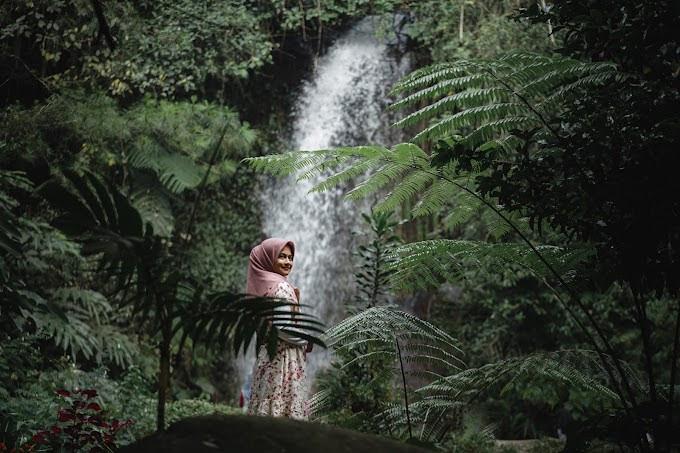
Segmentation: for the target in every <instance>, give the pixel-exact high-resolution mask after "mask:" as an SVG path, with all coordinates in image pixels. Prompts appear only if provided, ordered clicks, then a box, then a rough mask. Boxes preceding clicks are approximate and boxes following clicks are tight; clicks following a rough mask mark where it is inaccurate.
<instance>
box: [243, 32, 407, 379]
mask: <svg viewBox="0 0 680 453" xmlns="http://www.w3.org/2000/svg"><path fill="white" fill-rule="evenodd" d="M374 20H375V19H372V18H366V19H364V20H362V21H361V22H359V23H358V24H357V25H356V26H354V27H353V28H352V29H351V30H350V31H348V32H347V33H346V34H345V35H344V36H343V37H341V38H340V39H338V40H337V41H336V42H335V43H334V44H333V45H332V47H331V48H330V49H329V50H328V52H327V54H326V55H324V56H323V57H321V58H320V59H319V60H318V64H317V66H316V71H315V72H314V73H313V74H312V76H311V78H310V79H309V80H308V81H306V82H304V83H303V85H302V88H301V90H300V93H299V94H298V97H297V101H296V105H295V108H294V111H293V112H292V119H293V127H292V137H291V139H290V140H289V142H288V143H287V145H288V149H290V150H315V149H324V148H329V147H337V146H353V145H365V144H383V145H392V144H394V143H396V142H397V141H398V139H399V137H398V134H397V133H396V131H395V130H394V129H393V128H390V127H389V125H390V123H391V121H392V119H391V118H390V117H389V113H388V112H387V106H388V105H389V102H390V97H389V95H388V92H389V90H390V88H391V86H392V85H393V84H394V82H396V81H397V80H398V79H399V78H400V77H402V76H403V75H404V74H405V72H406V70H407V69H408V60H407V58H401V61H397V60H396V58H395V57H394V55H393V54H394V52H391V51H390V46H389V45H388V44H387V43H386V42H384V41H381V40H379V39H377V38H376V37H375V36H374V28H375V27H374V24H373V22H374ZM320 181H321V178H316V179H311V180H305V181H301V182H296V181H295V180H294V178H288V179H276V178H268V179H267V181H266V183H265V187H266V188H265V190H264V191H263V193H262V212H263V223H264V225H263V227H264V228H263V229H264V234H265V235H267V236H268V237H272V236H274V237H282V238H286V239H290V240H293V241H294V242H295V247H296V253H295V263H294V267H293V272H292V273H291V275H290V278H289V280H290V281H291V283H292V284H293V285H294V286H297V287H299V288H300V292H301V302H302V303H303V304H309V305H311V306H312V308H311V309H310V308H307V310H310V311H311V312H312V313H313V314H315V315H316V316H318V317H319V318H321V320H322V321H323V322H324V323H326V325H327V326H330V325H333V324H335V323H337V322H338V321H339V320H340V319H342V317H343V315H344V310H345V306H346V302H348V301H351V300H352V299H353V298H354V297H355V295H354V293H355V284H354V278H353V274H354V272H355V269H354V267H353V263H352V261H353V260H352V252H353V250H355V245H356V244H355V235H353V234H352V232H354V231H358V230H361V229H362V227H363V225H362V222H361V215H360V214H361V212H366V211H367V210H368V209H369V206H368V203H366V205H364V206H361V205H360V204H357V203H350V202H347V201H345V200H344V199H343V190H342V189H341V188H340V189H337V190H331V191H328V192H323V193H309V190H310V189H311V188H312V187H313V186H314V185H315V184H317V183H318V182H320ZM307 358H308V364H307V373H308V374H307V376H308V377H307V382H308V384H311V383H312V382H313V379H314V375H315V374H316V372H317V371H318V370H319V369H320V367H323V366H324V364H327V363H328V361H329V354H328V352H326V351H323V350H319V348H316V349H315V350H314V351H313V352H312V353H311V354H309V355H308V356H307ZM249 363H252V362H249ZM249 366H250V365H249Z"/></svg>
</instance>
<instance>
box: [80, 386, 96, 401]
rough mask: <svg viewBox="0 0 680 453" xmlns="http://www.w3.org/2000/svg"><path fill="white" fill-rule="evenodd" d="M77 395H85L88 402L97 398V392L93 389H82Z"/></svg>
mask: <svg viewBox="0 0 680 453" xmlns="http://www.w3.org/2000/svg"><path fill="white" fill-rule="evenodd" d="M79 393H80V394H81V395H85V396H86V397H87V399H88V400H89V399H90V398H94V397H95V396H97V391H96V390H95V389H83V390H81V391H80V392H79Z"/></svg>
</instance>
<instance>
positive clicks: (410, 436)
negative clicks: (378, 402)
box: [394, 336, 413, 439]
mask: <svg viewBox="0 0 680 453" xmlns="http://www.w3.org/2000/svg"><path fill="white" fill-rule="evenodd" d="M394 342H395V343H396V344H397V355H398V356H399V368H400V369H401V381H402V384H403V386H404V404H405V405H406V422H407V423H408V437H409V439H412V438H413V433H412V432H411V414H410V412H409V409H408V392H407V391H406V373H404V362H403V361H402V359H401V347H399V339H398V338H397V337H396V336H395V337H394Z"/></svg>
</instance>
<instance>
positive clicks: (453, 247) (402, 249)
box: [389, 239, 593, 289]
mask: <svg viewBox="0 0 680 453" xmlns="http://www.w3.org/2000/svg"><path fill="white" fill-rule="evenodd" d="M537 250H538V251H539V252H540V254H541V256H538V255H536V254H535V253H534V252H533V251H532V250H530V249H528V248H527V247H526V245H525V244H523V243H489V242H481V241H466V240H448V239H437V240H430V241H421V242H413V243H410V244H403V245H401V246H399V247H397V248H396V249H395V250H394V252H393V256H391V257H390V258H391V259H390V261H389V263H390V264H389V266H390V268H391V270H392V274H391V281H392V284H393V285H394V286H395V287H397V288H400V289H413V288H425V287H436V286H438V285H439V284H441V283H443V282H444V281H450V282H455V281H456V280H458V278H459V276H460V270H461V267H462V266H463V265H465V266H474V265H475V264H476V263H482V262H485V263H488V262H489V261H491V262H495V263H496V264H497V265H498V266H507V265H509V264H518V265H520V266H522V267H523V268H526V269H527V270H529V271H530V272H532V273H533V274H534V275H536V276H537V277H538V278H541V279H543V278H549V277H551V275H552V271H551V270H550V269H549V268H548V266H547V265H546V263H545V262H544V261H543V260H544V259H545V260H546V261H547V263H548V264H549V265H550V266H551V267H552V269H554V270H556V271H557V272H558V273H560V274H561V275H562V276H563V278H565V277H568V274H570V273H571V272H572V271H573V269H574V268H576V267H577V266H578V265H579V264H581V263H582V262H584V261H586V260H587V259H588V258H590V257H591V256H592V254H593V249H592V248H588V247H582V248H569V249H567V248H562V247H556V246H548V245H540V246H537ZM541 257H542V258H541Z"/></svg>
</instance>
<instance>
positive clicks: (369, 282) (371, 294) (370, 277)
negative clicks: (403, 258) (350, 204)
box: [352, 212, 400, 309]
mask: <svg viewBox="0 0 680 453" xmlns="http://www.w3.org/2000/svg"><path fill="white" fill-rule="evenodd" d="M392 216H393V214H392V213H391V212H388V213H383V212H380V213H374V212H371V214H370V215H368V214H362V217H363V219H364V223H365V224H366V225H367V226H368V227H369V228H370V230H371V233H370V234H371V236H372V237H371V240H370V241H369V242H368V244H366V245H360V246H359V247H358V249H357V252H356V256H357V259H358V263H357V264H358V265H357V272H355V274H354V278H355V281H356V283H357V287H358V295H357V300H356V304H355V305H353V306H352V308H353V309H356V308H359V309H365V308H371V307H375V306H379V305H384V304H385V302H386V301H385V299H386V297H388V283H389V278H390V275H391V274H392V272H391V271H390V269H389V267H388V266H389V264H390V262H389V260H390V255H391V254H392V253H393V250H394V248H395V247H396V245H397V244H398V243H399V242H400V240H399V238H398V237H397V236H396V235H395V234H394V228H395V227H396V226H397V222H395V221H394V220H392Z"/></svg>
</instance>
